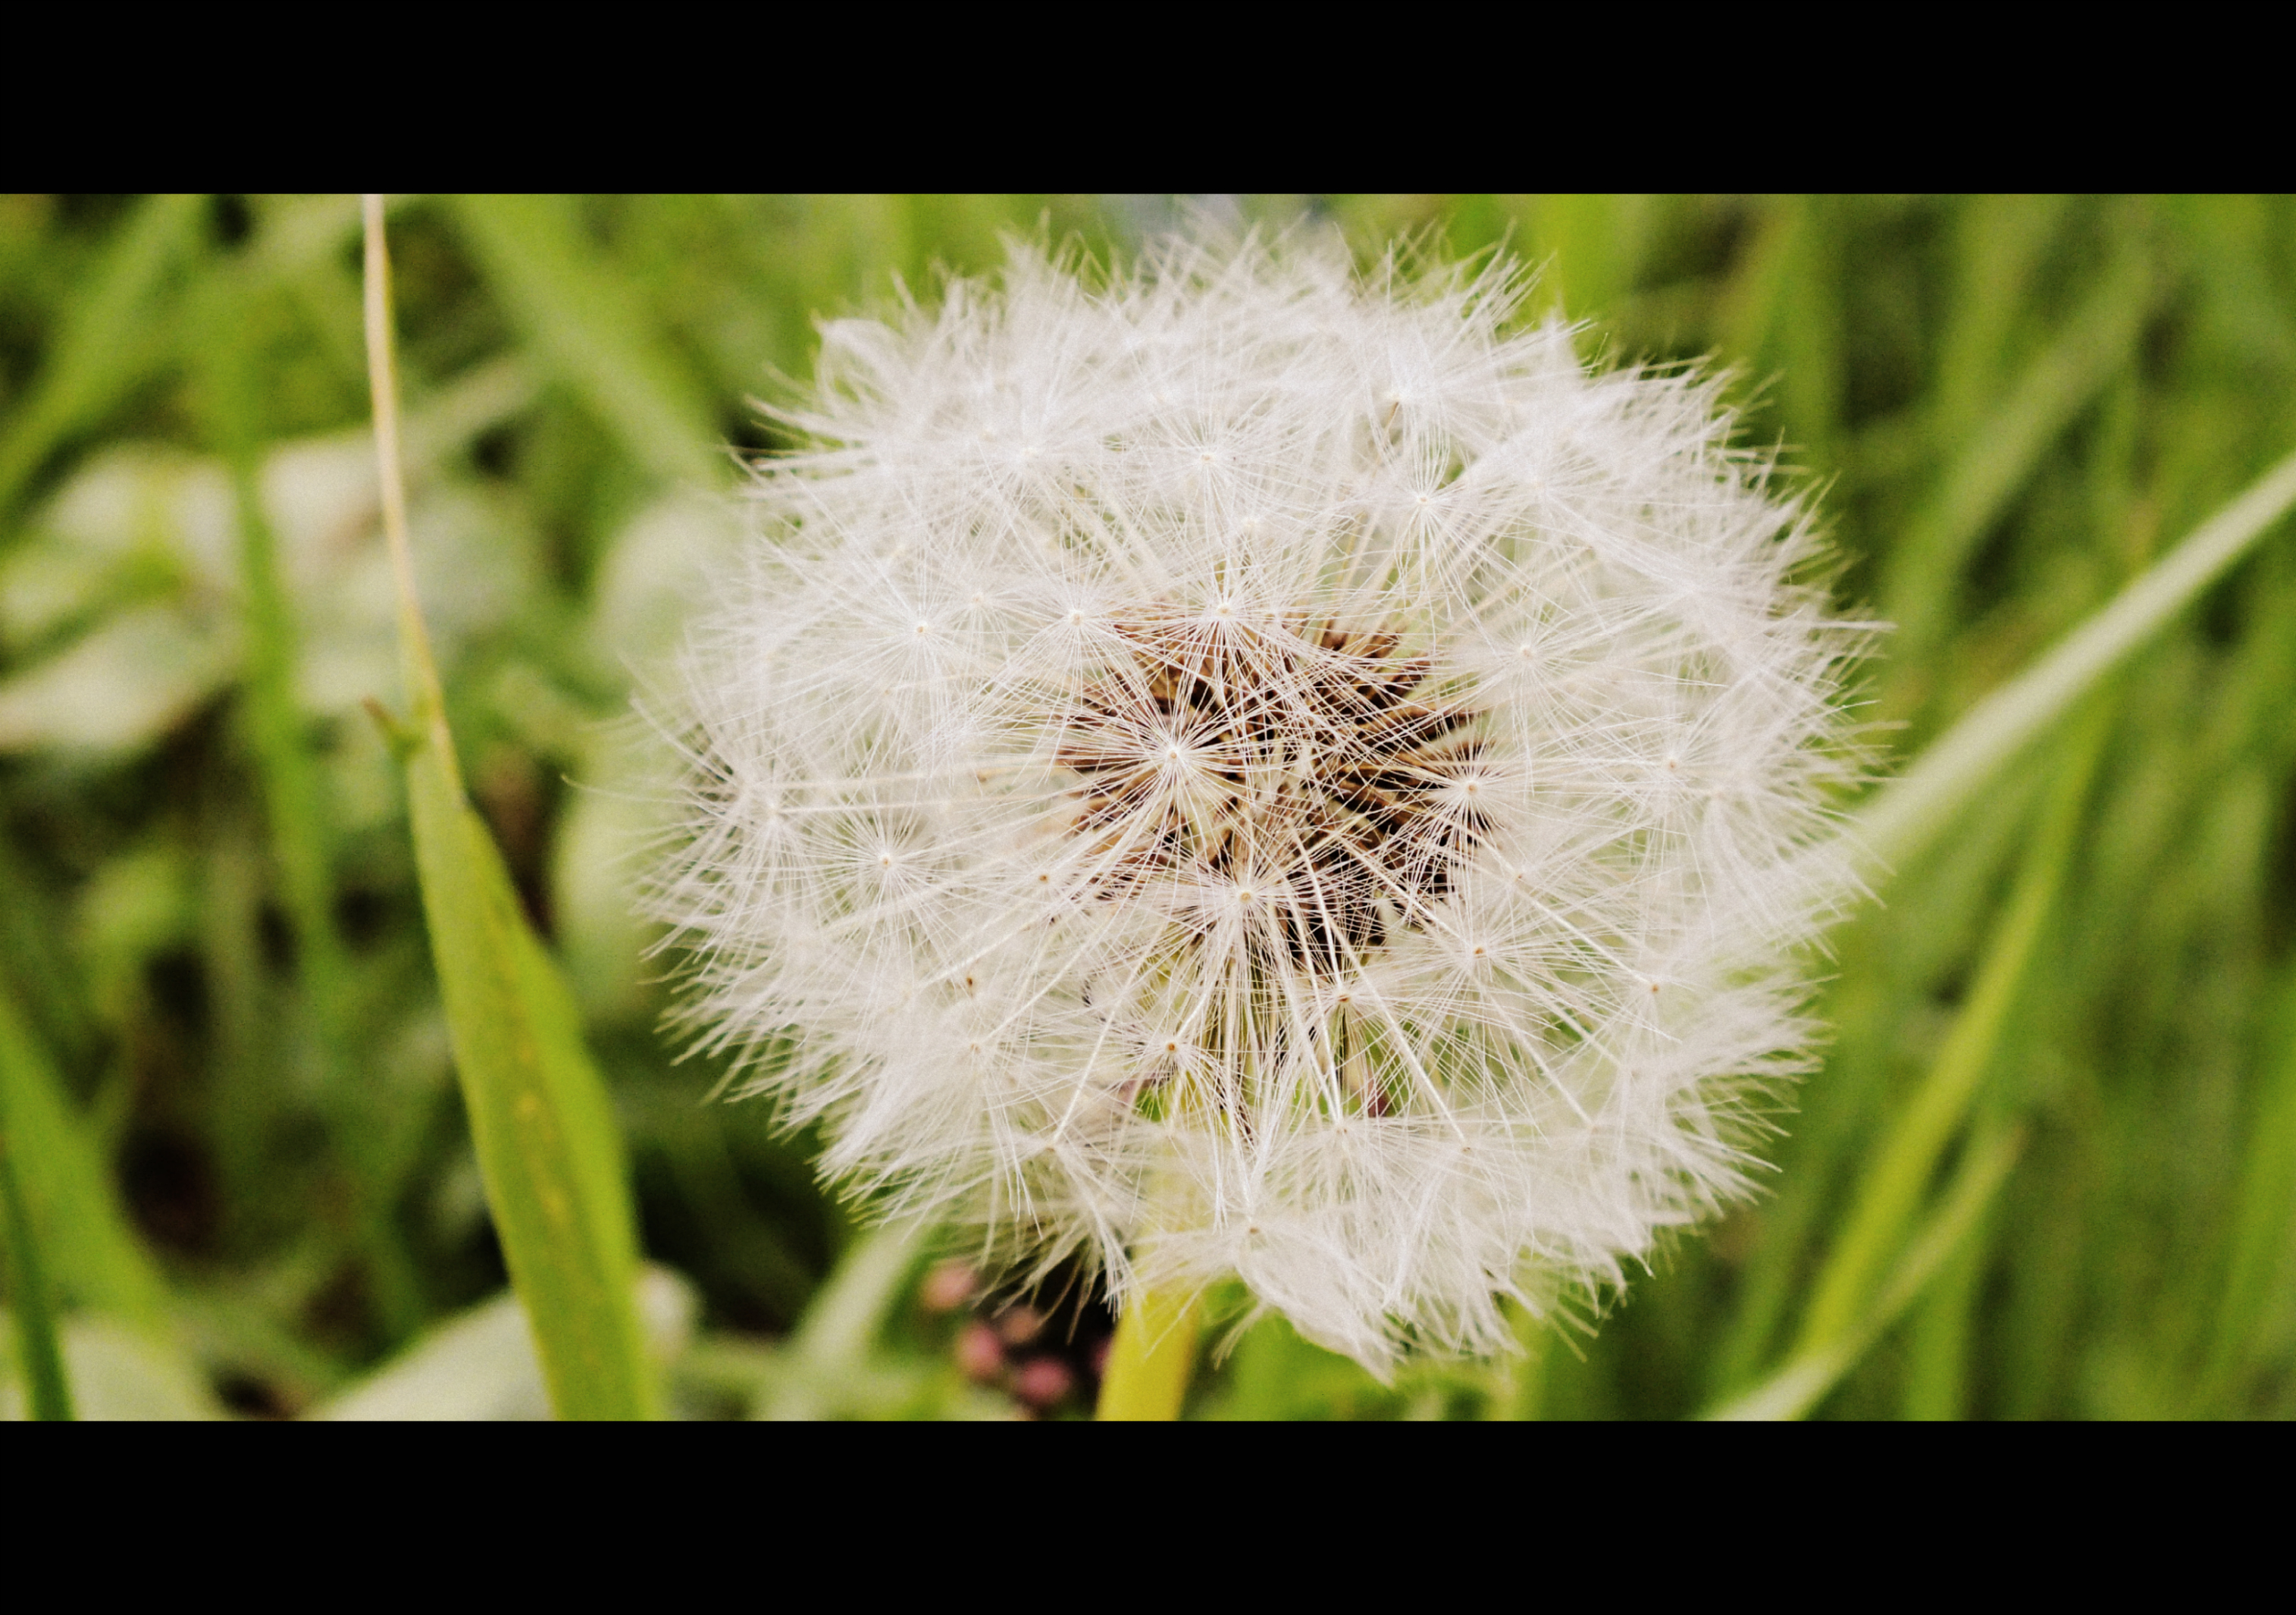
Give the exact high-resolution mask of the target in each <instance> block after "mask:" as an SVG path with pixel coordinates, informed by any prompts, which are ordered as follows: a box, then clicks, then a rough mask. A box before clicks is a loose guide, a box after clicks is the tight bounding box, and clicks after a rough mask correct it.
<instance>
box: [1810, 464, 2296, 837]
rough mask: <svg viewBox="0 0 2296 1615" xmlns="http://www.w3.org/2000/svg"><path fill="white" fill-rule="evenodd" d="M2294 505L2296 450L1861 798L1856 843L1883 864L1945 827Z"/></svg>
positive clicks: (1852, 831) (1854, 827)
mask: <svg viewBox="0 0 2296 1615" xmlns="http://www.w3.org/2000/svg"><path fill="white" fill-rule="evenodd" d="M2292 505H2296V454H2292V455H2290V456H2289V457H2286V458H2285V459H2284V460H2282V461H2281V462H2280V463H2279V464H2278V465H2276V466H2274V467H2273V468H2272V469H2271V470H2269V471H2267V472H2266V473H2265V474H2264V475H2262V476H2261V477H2259V478H2258V479H2257V480H2256V482H2253V483H2251V485H2250V487H2249V488H2248V490H2246V491H2245V492H2243V493H2242V494H2241V495H2240V496H2239V497H2238V498H2237V499H2234V500H2233V501H2232V503H2230V504H2229V505H2227V506H2226V507H2224V508H2223V509H2222V510H2220V511H2218V513H2217V514H2216V515H2213V516H2211V517H2210V518H2209V520H2208V521H2207V522H2205V523H2202V525H2201V526H2200V527H2199V528H2198V529H2197V530H2195V531H2194V533H2193V534H2192V536H2191V537H2189V538H2187V539H2186V540H2185V541H2184V542H2183V543H2181V544H2179V545H2178V546H2177V548H2175V549H2173V550H2171V551H2170V552H2169V554H2168V555H2166V556H2162V557H2161V559H2160V560H2159V561H2158V562H2156V563H2154V564H2153V566H2152V567H2151V568H2150V569H2149V570H2148V571H2146V572H2145V573H2144V574H2143V575H2142V576H2141V577H2138V578H2137V579H2136V580H2135V581H2133V582H2131V583H2130V584H2129V585H2128V587H2127V588H2126V589H2122V590H2121V591H2120V593H2119V594H2118V595H2116V596H2114V597H2113V598H2112V601H2111V602H2110V603H2109V604H2108V605H2106V606H2103V608H2102V609H2100V610H2098V611H2097V612H2096V613H2095V614H2093V615H2091V616H2090V617H2089V619H2088V620H2087V622H2083V623H2082V624H2081V625H2080V626H2079V628H2077V629H2075V630H2073V631H2072V632H2071V633H2070V634H2068V635H2066V636H2065V637H2064V639H2062V640H2060V641H2059V642H2058V643H2057V644H2056V646H2055V647H2053V648H2052V649H2051V650H2049V651H2048V652H2047V654H2046V655H2043V656H2042V657H2041V659H2040V660H2039V661H2038V662H2036V663H2034V664H2033V665H2032V666H2031V667H2030V668H2028V669H2027V670H2026V671H2025V672H2022V673H2020V674H2019V675H2018V676H2017V677H2016V678H2014V679H2013V680H2010V681H2009V682H2008V683H2006V684H2005V685H2003V686H2002V687H2001V688H1998V689H1997V690H1995V691H1993V692H1992V693H1991V694H1990V695H1989V696H1986V697H1985V698H1984V699H1983V700H1981V701H1980V702H1979V703H1978V704H1977V705H1975V706H1972V708H1970V710H1969V711H1968V712H1967V713H1964V715H1963V716H1962V718H1961V721H1959V722H1957V723H1956V724H1955V725H1954V726H1953V727H1952V728H1951V729H1948V730H1947V731H1946V732H1945V733H1944V734H1943V735H1941V736H1939V737H1938V738H1937V739H1936V740H1935V741H1934V742H1932V743H1931V746H1929V749H1928V750H1926V751H1924V752H1923V754H1921V756H1920V758H1919V759H1918V760H1917V761H1916V762H1915V763H1914V765H1913V766H1912V767H1911V768H1909V769H1907V770H1906V771H1905V772H1904V773H1903V774H1901V775H1899V776H1898V778H1897V779H1893V780H1891V781H1890V782H1889V783H1888V784H1886V785H1884V786H1883V787H1882V788H1881V789H1880V790H1879V791H1876V792H1875V793H1874V795H1873V796H1872V797H1871V798H1870V799H1869V800H1868V801H1867V802H1866V803H1865V804H1864V805H1863V806H1861V807H1860V808H1859V809H1858V811H1857V814H1856V815H1855V817H1854V819H1853V820H1852V823H1851V828H1850V834H1851V835H1852V836H1853V837H1854V843H1853V845H1857V846H1858V847H1860V848H1862V849H1863V851H1864V853H1866V855H1867V856H1868V857H1870V858H1871V859H1872V860H1873V861H1874V862H1875V863H1877V864H1879V865H1881V866H1882V867H1883V868H1887V867H1889V866H1891V865H1899V864H1904V863H1906V862H1908V861H1911V860H1912V859H1913V858H1914V857H1915V856H1916V855H1917V854H1919V853H1921V852H1922V851H1923V849H1925V848H1926V847H1928V846H1929V845H1930V844H1931V842H1932V841H1934V840H1936V838H1937V837H1938V836H1940V835H1942V834H1943V833H1944V832H1945V830H1946V829H1947V828H1948V827H1949V826H1950V825H1951V824H1952V823H1953V820H1954V817H1955V815H1956V814H1957V813H1959V812H1961V810H1962V809H1964V808H1965V807H1967V806H1969V805H1970V803H1972V802H1973V801H1974V800H1975V799H1976V797H1977V795H1978V793H1979V792H1980V791H1981V790H1983V789H1984V788H1985V787H1986V786H1987V785H1988V784H1989V782H1990V781H1991V780H1992V779H1993V777H1994V775H1995V773H1996V772H1997V771H1998V770H2000V769H2001V768H2002V767H2003V766H2004V765H2005V764H2006V763H2007V762H2009V760H2010V759H2011V758H2013V757H2014V756H2015V755H2016V754H2018V753H2019V752H2021V751H2022V750H2023V749H2024V747H2025V746H2027V745H2028V744H2029V743H2030V742H2031V741H2032V740H2033V739H2034V738H2035V737H2038V735H2039V734H2040V733H2041V732H2042V730H2044V729H2046V728H2048V726H2049V725H2050V724H2051V723H2053V722H2054V721H2056V720H2057V719H2058V718H2060V717H2062V716H2063V715H2064V713H2066V712H2067V711H2068V710H2069V709H2070V708H2071V706H2072V705H2073V703H2075V702H2076V701H2078V700H2079V699H2080V697H2081V696H2083V695H2084V694H2086V693H2087V691H2088V690H2089V689H2091V688H2094V687H2095V684H2096V683H2097V681H2098V680H2101V679H2103V677H2104V676H2105V675H2106V674H2107V673H2109V672H2112V670H2113V669H2114V668H2115V667H2118V666H2119V665H2120V663H2122V662H2124V661H2126V660H2127V659H2128V657H2129V656H2130V655H2134V654H2135V653H2136V651H2137V650H2138V649H2139V648H2140V647H2143V646H2144V644H2145V643H2146V642H2147V641H2148V640H2150V639H2152V638H2153V635H2154V634H2155V633H2157V632H2159V631H2160V630H2161V628H2162V627H2163V626H2165V625H2166V624H2167V623H2168V622H2169V620H2170V619H2171V618H2172V617H2174V616H2175V615H2176V614H2177V613H2178V612H2179V611H2182V610H2183V609H2184V608H2185V606H2189V605H2191V604H2192V602H2193V601H2194V599H2195V598H2196V597H2198V596H2199V595H2200V593H2201V591H2202V590H2203V589H2206V588H2208V586H2209V585H2210V584H2211V583H2213V582H2215V581H2217V580H2218V578H2220V577H2222V576H2223V575H2224V574H2225V573H2226V570H2227V569H2229V568H2230V567H2231V566H2232V564H2234V563H2235V562H2236V561H2238V560H2239V559H2240V558H2241V556H2243V555H2246V554H2247V553H2248V551H2249V549H2250V548H2251V547H2252V546H2253V545H2254V544H2255V543H2256V541H2257V540H2259V539H2260V538H2262V537H2263V536H2264V535H2265V534H2266V533H2267V532H2268V531H2271V530H2272V528H2273V526H2274V524H2275V523H2277V522H2278V521H2279V520H2280V519H2281V517H2283V516H2284V515H2287V514H2288V510H2289V507H2291V506H2292Z"/></svg>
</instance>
